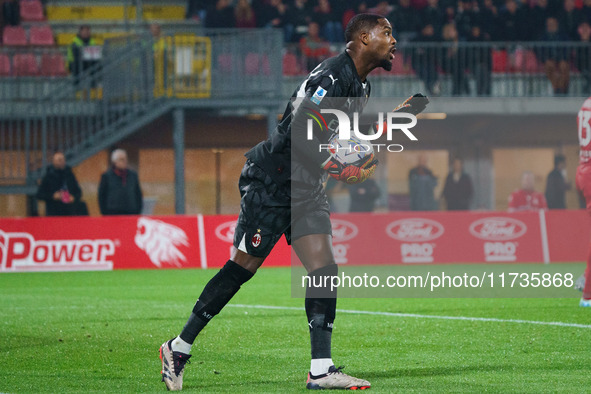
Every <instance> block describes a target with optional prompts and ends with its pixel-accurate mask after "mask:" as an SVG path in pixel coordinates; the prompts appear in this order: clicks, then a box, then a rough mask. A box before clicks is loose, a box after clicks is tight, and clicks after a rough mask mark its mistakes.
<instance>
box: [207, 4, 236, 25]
mask: <svg viewBox="0 0 591 394" xmlns="http://www.w3.org/2000/svg"><path fill="white" fill-rule="evenodd" d="M235 26H236V20H235V19H234V7H232V4H231V2H230V0H217V1H216V3H215V6H213V7H210V8H209V9H208V10H207V14H206V16H205V27H211V28H221V27H225V28H230V27H235Z"/></svg>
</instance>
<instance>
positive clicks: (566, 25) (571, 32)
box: [558, 0, 581, 41]
mask: <svg viewBox="0 0 591 394" xmlns="http://www.w3.org/2000/svg"><path fill="white" fill-rule="evenodd" d="M580 22H581V11H580V10H575V0H564V4H563V7H562V10H561V11H560V14H559V16H558V25H559V26H560V28H561V29H562V32H563V34H564V37H565V38H566V39H567V40H569V41H570V40H574V39H576V37H577V27H578V26H579V23H580Z"/></svg>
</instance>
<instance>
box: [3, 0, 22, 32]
mask: <svg viewBox="0 0 591 394" xmlns="http://www.w3.org/2000/svg"><path fill="white" fill-rule="evenodd" d="M2 16H3V19H4V25H10V26H18V25H19V24H20V22H21V16H20V6H19V3H18V0H5V1H4V2H3V3H2Z"/></svg>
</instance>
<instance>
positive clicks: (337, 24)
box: [314, 0, 344, 43]
mask: <svg viewBox="0 0 591 394" xmlns="http://www.w3.org/2000/svg"><path fill="white" fill-rule="evenodd" d="M333 8H334V7H331V4H330V2H329V1H328V0H318V5H317V6H316V7H315V8H314V13H315V15H314V20H315V21H316V22H318V24H319V25H320V30H321V32H322V36H323V37H324V38H325V39H327V40H328V41H330V42H338V43H340V42H342V41H343V35H344V32H343V25H342V24H341V23H342V22H341V20H342V15H339V13H338V12H336V10H335V9H333Z"/></svg>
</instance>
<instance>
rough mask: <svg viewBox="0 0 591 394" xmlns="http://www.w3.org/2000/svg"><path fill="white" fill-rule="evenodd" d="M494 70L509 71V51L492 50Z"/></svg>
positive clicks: (499, 71)
mask: <svg viewBox="0 0 591 394" xmlns="http://www.w3.org/2000/svg"><path fill="white" fill-rule="evenodd" d="M492 71H493V72H494V73H506V72H507V71H509V68H508V66H507V51H505V50H496V49H495V50H493V51H492Z"/></svg>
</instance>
